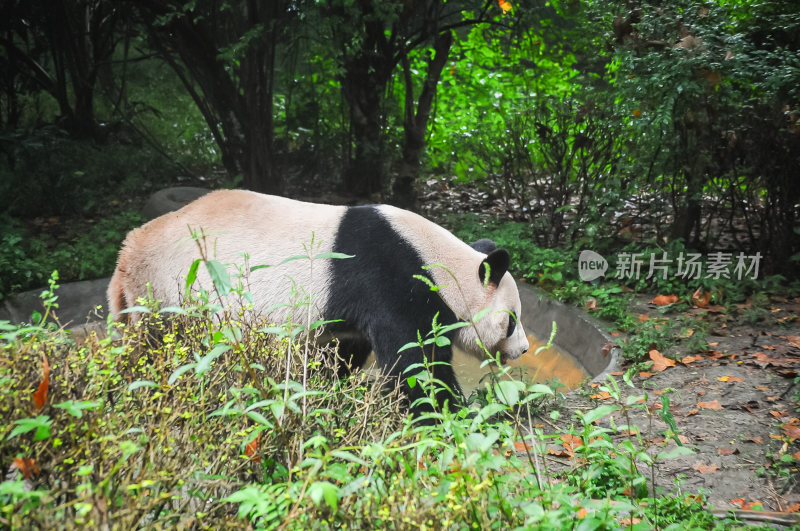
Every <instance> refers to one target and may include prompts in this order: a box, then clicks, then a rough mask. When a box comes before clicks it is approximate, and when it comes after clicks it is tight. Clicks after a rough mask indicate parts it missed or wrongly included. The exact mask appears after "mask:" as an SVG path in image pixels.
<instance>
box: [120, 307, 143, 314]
mask: <svg viewBox="0 0 800 531" xmlns="http://www.w3.org/2000/svg"><path fill="white" fill-rule="evenodd" d="M133 312H136V313H150V308H148V307H147V306H131V307H130V308H125V309H124V310H122V311H121V312H119V313H133Z"/></svg>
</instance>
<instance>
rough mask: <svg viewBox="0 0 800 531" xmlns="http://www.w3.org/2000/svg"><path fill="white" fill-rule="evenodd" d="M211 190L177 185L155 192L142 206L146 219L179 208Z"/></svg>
mask: <svg viewBox="0 0 800 531" xmlns="http://www.w3.org/2000/svg"><path fill="white" fill-rule="evenodd" d="M210 191H211V190H209V189H208V188H197V187H194V186H175V187H172V188H165V189H163V190H160V191H158V192H156V193H155V194H153V195H152V196H151V197H150V199H148V200H147V203H145V205H144V207H143V208H142V216H144V217H145V219H154V218H157V217H158V216H161V215H163V214H166V213H167V212H172V211H174V210H178V209H179V208H181V207H183V206H186V205H187V204H189V203H191V202H192V201H194V200H195V199H197V198H198V197H203V196H204V195H206V194H207V193H209V192H210Z"/></svg>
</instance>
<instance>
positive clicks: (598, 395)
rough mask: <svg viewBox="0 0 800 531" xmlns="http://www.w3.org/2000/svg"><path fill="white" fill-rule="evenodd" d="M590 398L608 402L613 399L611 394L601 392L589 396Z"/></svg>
mask: <svg viewBox="0 0 800 531" xmlns="http://www.w3.org/2000/svg"><path fill="white" fill-rule="evenodd" d="M589 398H594V399H595V400H608V399H609V398H611V393H609V392H608V391H600V392H599V393H595V394H593V395H589Z"/></svg>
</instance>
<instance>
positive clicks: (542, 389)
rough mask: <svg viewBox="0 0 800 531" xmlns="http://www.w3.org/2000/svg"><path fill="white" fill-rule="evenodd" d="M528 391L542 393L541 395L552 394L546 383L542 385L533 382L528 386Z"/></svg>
mask: <svg viewBox="0 0 800 531" xmlns="http://www.w3.org/2000/svg"><path fill="white" fill-rule="evenodd" d="M528 392H529V393H540V394H543V395H552V394H553V390H552V389H551V388H550V386H547V385H544V384H533V385H531V386H529V387H528Z"/></svg>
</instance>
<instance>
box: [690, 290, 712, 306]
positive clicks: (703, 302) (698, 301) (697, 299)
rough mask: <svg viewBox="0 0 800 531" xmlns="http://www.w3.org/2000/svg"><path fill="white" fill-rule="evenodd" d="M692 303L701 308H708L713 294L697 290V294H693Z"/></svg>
mask: <svg viewBox="0 0 800 531" xmlns="http://www.w3.org/2000/svg"><path fill="white" fill-rule="evenodd" d="M692 302H693V303H694V305H695V306H698V307H700V308H705V307H706V306H708V303H709V302H711V292H710V291H704V292H701V291H700V288H697V289H696V290H695V292H694V293H693V294H692Z"/></svg>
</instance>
